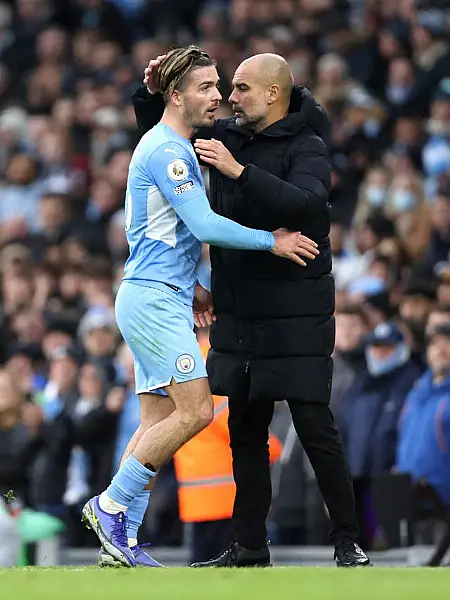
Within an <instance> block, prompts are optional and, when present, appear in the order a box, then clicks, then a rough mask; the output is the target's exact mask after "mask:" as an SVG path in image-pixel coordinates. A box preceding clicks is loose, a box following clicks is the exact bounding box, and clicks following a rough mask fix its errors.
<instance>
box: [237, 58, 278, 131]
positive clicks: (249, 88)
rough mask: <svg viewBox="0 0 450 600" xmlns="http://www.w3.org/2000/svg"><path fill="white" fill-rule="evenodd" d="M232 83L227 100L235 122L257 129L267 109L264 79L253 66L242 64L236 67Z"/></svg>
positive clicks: (264, 117)
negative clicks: (231, 89) (234, 116)
mask: <svg viewBox="0 0 450 600" xmlns="http://www.w3.org/2000/svg"><path fill="white" fill-rule="evenodd" d="M232 83H233V91H232V93H231V95H230V97H229V98H228V102H229V103H230V104H231V107H232V109H233V111H234V114H235V115H236V123H237V124H238V125H247V126H249V127H250V128H251V129H258V124H260V123H262V122H264V121H265V119H266V118H267V114H268V110H269V106H268V104H267V101H266V93H267V87H266V86H265V85H264V81H262V79H261V77H260V75H259V74H258V73H257V72H256V71H255V66H251V65H245V64H244V65H242V66H241V67H238V69H237V71H236V73H235V74H234V77H233V82H232Z"/></svg>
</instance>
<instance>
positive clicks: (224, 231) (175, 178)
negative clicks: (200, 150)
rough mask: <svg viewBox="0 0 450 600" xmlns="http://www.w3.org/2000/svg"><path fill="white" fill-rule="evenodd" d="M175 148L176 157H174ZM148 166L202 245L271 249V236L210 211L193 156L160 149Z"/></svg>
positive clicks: (167, 147) (180, 150) (169, 147)
mask: <svg viewBox="0 0 450 600" xmlns="http://www.w3.org/2000/svg"><path fill="white" fill-rule="evenodd" d="M174 148H176V152H177V154H178V156H179V158H173V157H174V153H173V152H174ZM166 150H170V151H169V152H166ZM148 166H149V169H150V170H151V173H152V177H153V179H154V180H155V183H156V185H157V186H158V187H159V189H160V191H161V193H162V194H163V195H164V196H165V198H166V199H167V200H168V201H169V202H170V204H171V206H172V207H173V208H174V209H175V211H176V213H177V214H178V216H179V217H180V219H182V221H184V223H185V224H186V225H187V227H188V228H189V230H190V231H191V232H192V234H193V235H194V236H195V237H196V238H197V239H198V240H200V241H201V242H203V243H205V244H212V245H214V246H221V247H222V248H235V249H241V250H273V249H274V245H275V238H274V235H273V234H272V233H270V232H268V231H262V230H258V229H250V228H248V227H244V226H243V225H239V224H238V223H235V222H234V221H231V220H230V219H226V218H225V217H222V216H220V215H218V214H216V213H215V212H213V211H212V210H211V207H210V205H209V201H208V198H207V196H206V193H205V190H204V188H203V185H202V182H201V181H200V180H199V178H198V175H197V170H196V169H195V167H194V165H193V164H192V157H191V156H190V155H189V154H188V152H187V151H186V149H185V148H184V147H183V146H181V145H178V144H165V145H162V146H159V148H157V150H156V151H154V152H153V153H152V155H151V157H150V158H149V162H148Z"/></svg>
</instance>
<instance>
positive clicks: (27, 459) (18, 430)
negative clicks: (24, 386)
mask: <svg viewBox="0 0 450 600" xmlns="http://www.w3.org/2000/svg"><path fill="white" fill-rule="evenodd" d="M16 381H17V380H16V378H15V377H14V375H13V373H10V372H8V371H6V370H4V369H3V370H1V371H0V497H3V496H4V495H6V494H8V492H9V491H10V490H12V491H13V492H14V496H15V497H16V498H17V499H18V500H19V501H20V502H22V503H27V502H29V501H30V498H29V497H28V485H29V476H30V468H31V465H32V462H33V459H34V457H35V451H36V433H37V432H36V430H35V429H34V427H33V426H32V423H31V422H30V421H28V420H27V419H25V423H23V422H22V418H21V416H22V410H23V409H24V407H25V398H26V396H25V393H24V392H22V390H21V389H20V388H19V387H18V385H17V384H16V383H15V382H16ZM25 414H26V413H25Z"/></svg>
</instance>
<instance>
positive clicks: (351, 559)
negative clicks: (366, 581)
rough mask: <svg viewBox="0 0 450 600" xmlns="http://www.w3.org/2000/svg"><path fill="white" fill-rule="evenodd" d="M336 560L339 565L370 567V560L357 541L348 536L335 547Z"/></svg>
mask: <svg viewBox="0 0 450 600" xmlns="http://www.w3.org/2000/svg"><path fill="white" fill-rule="evenodd" d="M334 560H335V561H336V564H337V566H338V567H368V566H370V560H369V559H368V557H367V556H366V555H365V554H364V552H363V551H362V550H361V548H360V547H359V546H358V544H355V542H352V540H350V539H348V538H344V539H343V540H342V541H340V542H339V543H338V544H337V545H336V547H335V549H334Z"/></svg>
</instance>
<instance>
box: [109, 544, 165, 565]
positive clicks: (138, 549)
mask: <svg viewBox="0 0 450 600" xmlns="http://www.w3.org/2000/svg"><path fill="white" fill-rule="evenodd" d="M150 545H151V544H138V545H137V546H133V548H131V551H132V552H133V554H134V557H135V559H136V565H135V566H136V567H162V568H164V569H165V568H167V567H165V566H164V565H162V564H160V563H159V562H158V561H156V560H155V559H154V558H152V557H151V556H149V555H148V554H147V552H145V551H144V548H148V547H149V546H150ZM98 566H99V567H122V566H123V565H122V563H121V562H119V561H118V560H116V559H115V558H114V556H111V554H108V553H107V552H105V550H104V549H103V548H100V552H99V554H98Z"/></svg>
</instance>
